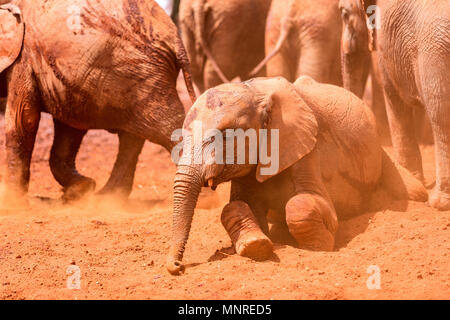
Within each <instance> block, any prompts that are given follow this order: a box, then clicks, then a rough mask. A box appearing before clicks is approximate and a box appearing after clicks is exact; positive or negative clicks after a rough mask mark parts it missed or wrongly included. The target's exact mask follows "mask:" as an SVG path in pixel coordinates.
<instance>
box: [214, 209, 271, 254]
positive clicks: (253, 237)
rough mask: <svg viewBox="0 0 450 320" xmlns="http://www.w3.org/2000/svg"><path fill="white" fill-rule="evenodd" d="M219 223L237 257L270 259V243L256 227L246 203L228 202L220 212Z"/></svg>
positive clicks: (254, 219)
mask: <svg viewBox="0 0 450 320" xmlns="http://www.w3.org/2000/svg"><path fill="white" fill-rule="evenodd" d="M221 221H222V225H223V226H224V228H225V230H227V232H228V234H229V236H230V238H231V241H232V242H233V245H234V247H235V249H236V252H237V253H238V254H239V255H241V256H243V257H248V258H251V259H254V260H265V259H267V258H268V257H270V255H271V254H272V252H273V245H272V242H271V241H270V239H269V238H268V237H267V236H266V235H265V234H264V233H263V232H262V230H261V228H260V227H259V226H258V221H257V219H256V217H255V216H254V215H253V212H252V210H251V209H250V207H249V206H248V204H247V203H245V202H244V201H232V202H230V203H229V204H228V205H226V206H225V208H224V209H223V211H222V216H221Z"/></svg>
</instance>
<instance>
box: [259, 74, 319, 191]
mask: <svg viewBox="0 0 450 320" xmlns="http://www.w3.org/2000/svg"><path fill="white" fill-rule="evenodd" d="M250 84H251V86H252V87H253V88H255V89H256V90H255V91H256V92H257V93H256V94H255V97H256V103H257V104H258V105H259V107H260V108H264V109H265V110H266V112H267V114H268V120H267V124H266V128H267V129H268V144H267V145H268V146H267V152H268V153H270V152H271V149H272V144H273V143H278V147H279V148H278V154H279V158H278V160H279V161H278V170H277V171H276V172H270V173H267V169H268V168H270V167H271V166H272V164H273V161H274V159H273V158H274V156H276V155H274V154H270V157H271V160H272V161H271V163H269V164H265V163H262V162H261V159H260V160H259V164H258V166H257V170H256V179H257V180H258V181H259V182H264V181H266V180H268V179H270V178H271V177H273V176H275V175H277V174H279V173H280V172H282V171H284V170H286V169H287V168H289V167H291V166H292V165H294V164H295V163H296V162H297V161H299V160H300V159H302V158H303V157H304V156H306V155H307V154H309V153H310V152H311V151H312V150H313V149H314V147H315V146H316V142H317V132H318V124H317V120H316V117H315V115H314V113H313V111H312V110H311V109H310V108H309V106H308V105H307V104H306V103H305V102H304V101H303V100H302V98H301V97H300V96H299V95H298V93H297V92H296V90H295V88H294V86H293V85H292V84H291V83H290V82H288V81H287V80H286V79H284V78H272V79H259V80H254V81H252V82H250ZM273 130H276V131H278V136H279V140H278V141H276V139H274V138H275V136H274V133H273V132H274V131H273ZM274 147H275V148H276V147H277V146H276V145H275V146H274ZM260 148H261V146H260Z"/></svg>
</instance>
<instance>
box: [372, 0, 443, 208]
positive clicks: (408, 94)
mask: <svg viewBox="0 0 450 320" xmlns="http://www.w3.org/2000/svg"><path fill="white" fill-rule="evenodd" d="M377 5H378V7H379V10H380V15H381V28H380V29H379V30H378V36H377V38H378V39H377V41H378V50H379V63H380V69H381V73H382V78H383V86H384V91H385V94H386V101H387V113H388V119H389V124H390V128H391V135H392V142H393V146H394V150H395V154H396V158H397V159H398V161H399V163H401V164H402V165H403V166H405V167H406V168H407V169H409V170H410V171H411V172H413V173H414V174H415V175H416V176H417V177H419V178H421V179H423V168H422V157H421V153H420V149H419V145H418V141H417V137H416V134H415V133H416V132H415V131H416V128H415V126H414V114H415V113H416V112H417V111H421V110H425V112H426V113H427V115H428V117H429V119H430V120H431V127H432V131H433V136H434V141H435V149H436V186H435V188H434V190H433V191H432V194H431V195H430V200H429V202H430V204H431V206H433V207H435V208H437V209H439V210H449V209H450V116H449V115H450V74H449V70H450V37H449V34H450V3H449V2H448V1H444V0H431V1H430V0H403V1H395V0H378V3H377Z"/></svg>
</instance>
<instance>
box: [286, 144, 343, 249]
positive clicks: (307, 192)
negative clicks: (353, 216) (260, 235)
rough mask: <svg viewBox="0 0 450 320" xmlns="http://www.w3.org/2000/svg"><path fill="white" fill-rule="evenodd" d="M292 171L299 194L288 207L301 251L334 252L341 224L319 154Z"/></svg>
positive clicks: (313, 154)
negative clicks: (326, 184)
mask: <svg viewBox="0 0 450 320" xmlns="http://www.w3.org/2000/svg"><path fill="white" fill-rule="evenodd" d="M291 170H292V174H293V181H294V184H295V190H296V195H295V196H294V197H292V198H291V199H289V201H288V202H287V204H286V206H285V212H286V223H287V226H288V229H289V232H290V234H291V235H292V236H293V237H294V239H295V240H296V242H297V245H298V246H299V247H300V248H303V249H307V250H314V251H331V250H333V248H334V236H335V234H336V231H337V228H338V221H337V215H336V210H335V208H334V206H333V204H332V202H331V200H330V198H329V196H328V193H327V191H326V189H325V186H324V184H323V182H322V173H321V170H320V160H319V154H318V151H317V150H314V151H313V152H311V153H310V154H308V155H307V156H305V157H304V158H303V159H302V160H301V161H299V162H298V163H297V164H295V165H294V166H293V167H292V169H291Z"/></svg>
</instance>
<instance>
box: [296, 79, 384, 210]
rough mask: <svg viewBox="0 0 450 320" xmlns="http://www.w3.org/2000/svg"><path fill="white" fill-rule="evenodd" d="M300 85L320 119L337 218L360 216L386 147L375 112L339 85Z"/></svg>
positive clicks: (326, 179) (326, 171) (309, 82)
mask: <svg viewBox="0 0 450 320" xmlns="http://www.w3.org/2000/svg"><path fill="white" fill-rule="evenodd" d="M296 87H297V91H298V92H299V94H300V95H301V96H302V98H303V99H304V100H305V101H306V102H307V104H308V105H309V106H310V108H311V109H312V110H313V112H314V113H315V115H316V118H317V121H318V125H319V136H318V140H317V141H318V142H317V148H318V150H319V154H320V161H321V170H322V177H323V179H324V182H325V185H326V187H327V190H328V192H329V193H330V196H331V198H332V200H333V203H334V205H335V207H336V211H337V213H338V216H339V218H345V217H348V216H353V215H355V214H358V213H361V212H362V211H363V210H364V207H365V205H367V202H368V199H369V198H370V195H371V194H372V193H373V191H374V190H375V189H376V188H377V186H378V184H379V183H380V178H381V174H382V148H381V146H380V143H379V141H378V136H377V131H376V126H375V118H374V116H373V114H372V112H371V111H370V109H369V108H368V107H367V106H366V105H365V104H364V102H363V101H362V100H361V99H359V98H358V97H356V96H355V95H354V94H352V93H351V92H349V91H347V90H345V89H343V88H340V87H337V86H333V85H328V84H320V83H317V82H315V81H314V80H312V79H311V78H309V77H302V78H300V79H299V80H297V82H296Z"/></svg>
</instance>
